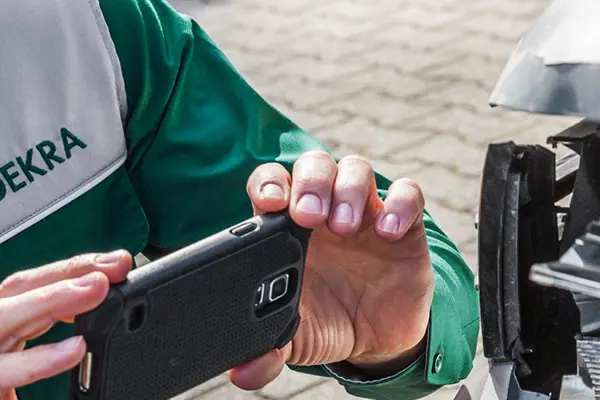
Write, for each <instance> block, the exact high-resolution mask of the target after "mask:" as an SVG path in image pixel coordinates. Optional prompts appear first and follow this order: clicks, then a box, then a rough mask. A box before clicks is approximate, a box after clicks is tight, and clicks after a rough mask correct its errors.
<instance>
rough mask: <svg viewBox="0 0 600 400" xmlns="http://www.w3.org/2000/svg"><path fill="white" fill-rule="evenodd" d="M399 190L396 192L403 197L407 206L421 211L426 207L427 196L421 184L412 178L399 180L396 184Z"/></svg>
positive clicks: (417, 211) (403, 201)
mask: <svg viewBox="0 0 600 400" xmlns="http://www.w3.org/2000/svg"><path fill="white" fill-rule="evenodd" d="M393 186H395V187H396V188H397V189H398V190H397V191H396V193H397V194H398V195H399V196H400V197H401V198H402V203H404V205H405V207H410V208H411V209H412V210H414V212H416V213H419V212H421V211H423V209H424V208H425V196H424V195H423V191H422V190H421V186H420V185H419V184H418V183H417V182H416V181H414V180H413V179H410V178H402V179H399V180H397V181H396V182H395V183H394V185H393Z"/></svg>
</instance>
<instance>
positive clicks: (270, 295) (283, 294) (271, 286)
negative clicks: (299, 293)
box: [269, 274, 290, 303]
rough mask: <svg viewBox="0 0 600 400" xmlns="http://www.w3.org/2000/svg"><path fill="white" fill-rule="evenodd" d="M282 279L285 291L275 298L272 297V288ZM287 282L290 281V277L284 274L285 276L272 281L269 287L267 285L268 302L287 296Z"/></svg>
mask: <svg viewBox="0 0 600 400" xmlns="http://www.w3.org/2000/svg"><path fill="white" fill-rule="evenodd" d="M282 279H283V280H284V281H285V289H284V291H283V293H282V294H281V295H279V296H277V297H273V287H274V286H275V284H276V283H277V282H279V281H280V280H282ZM289 281H290V276H289V275H288V274H285V275H282V276H279V277H277V278H275V279H273V281H272V282H271V285H269V301H270V302H271V303H272V302H274V301H277V300H279V299H281V298H282V297H283V296H285V295H286V294H287V291H288V286H289Z"/></svg>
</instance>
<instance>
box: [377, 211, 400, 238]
mask: <svg viewBox="0 0 600 400" xmlns="http://www.w3.org/2000/svg"><path fill="white" fill-rule="evenodd" d="M399 226H400V223H399V220H398V217H397V216H396V214H388V215H386V216H385V218H384V219H383V220H382V221H381V223H380V224H379V228H380V229H381V230H382V231H384V232H387V233H398V227H399Z"/></svg>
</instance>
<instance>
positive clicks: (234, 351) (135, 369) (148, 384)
mask: <svg viewBox="0 0 600 400" xmlns="http://www.w3.org/2000/svg"><path fill="white" fill-rule="evenodd" d="M310 234H311V230H309V229H305V228H302V227H300V226H298V225H296V224H295V223H294V222H293V220H292V219H291V218H290V216H289V214H288V213H287V212H282V213H269V214H265V215H262V216H258V217H254V218H251V219H248V220H246V221H243V222H241V223H239V224H237V225H235V226H233V227H231V228H230V229H226V230H224V231H222V232H219V233H217V234H215V235H213V236H211V237H209V238H206V239H204V240H201V241H199V242H197V243H194V244H192V245H190V246H188V247H186V248H183V249H181V250H178V251H176V252H174V253H172V254H170V255H168V256H165V257H163V258H161V259H159V260H156V261H154V262H151V263H149V264H147V265H144V266H142V267H140V268H138V269H135V270H133V271H131V272H130V273H129V275H128V277H127V280H126V281H125V282H123V283H120V284H117V285H113V286H111V288H110V290H109V293H108V295H107V297H106V299H105V301H104V302H103V303H102V304H101V305H100V306H99V307H97V308H96V309H94V310H92V311H90V312H88V313H86V314H83V315H80V316H78V317H77V318H76V319H75V333H76V334H77V335H83V337H84V339H85V341H86V343H87V353H86V355H85V357H84V359H83V361H82V362H81V363H80V364H79V365H78V366H76V367H75V368H74V369H73V370H72V371H71V383H70V399H71V400H108V399H110V400H125V399H126V400H138V399H139V400H167V399H170V398H173V397H174V396H177V395H179V394H181V393H183V392H185V391H187V390H189V389H192V388H194V387H196V386H197V385H199V384H201V383H203V382H205V381H207V380H210V379H211V378H214V377H216V376H217V375H220V374H222V373H224V372H226V371H227V370H229V369H231V368H233V367H235V366H238V365H240V364H243V363H244V362H246V361H249V360H251V359H254V358H256V357H258V356H260V355H262V354H264V353H266V352H268V351H269V350H272V349H276V348H281V347H283V346H284V345H285V344H286V343H288V342H289V341H290V340H291V339H292V337H293V336H294V334H295V332H296V330H297V328H298V324H299V322H300V316H299V310H298V308H299V302H300V292H301V287H302V279H303V275H304V265H305V259H306V252H307V248H308V241H309V238H310Z"/></svg>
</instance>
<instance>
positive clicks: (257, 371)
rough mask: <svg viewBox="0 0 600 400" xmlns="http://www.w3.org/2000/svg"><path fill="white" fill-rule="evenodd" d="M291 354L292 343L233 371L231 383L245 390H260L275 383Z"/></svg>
mask: <svg viewBox="0 0 600 400" xmlns="http://www.w3.org/2000/svg"><path fill="white" fill-rule="evenodd" d="M290 353H291V343H288V344H287V345H286V346H285V347H283V348H282V349H276V350H271V351H269V352H268V353H265V354H263V355H262V356H260V357H258V358H256V359H254V360H252V361H249V362H247V363H245V364H242V365H240V366H239V367H236V368H234V369H232V370H231V371H230V372H229V379H231V382H232V383H233V384H234V385H235V386H237V387H239V388H240V389H243V390H259V389H262V388H263V387H265V386H266V385H267V384H269V383H271V382H272V381H274V380H275V379H276V378H277V377H278V376H279V375H280V374H281V371H283V367H284V366H285V360H286V359H287V358H288V356H289V354H290Z"/></svg>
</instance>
